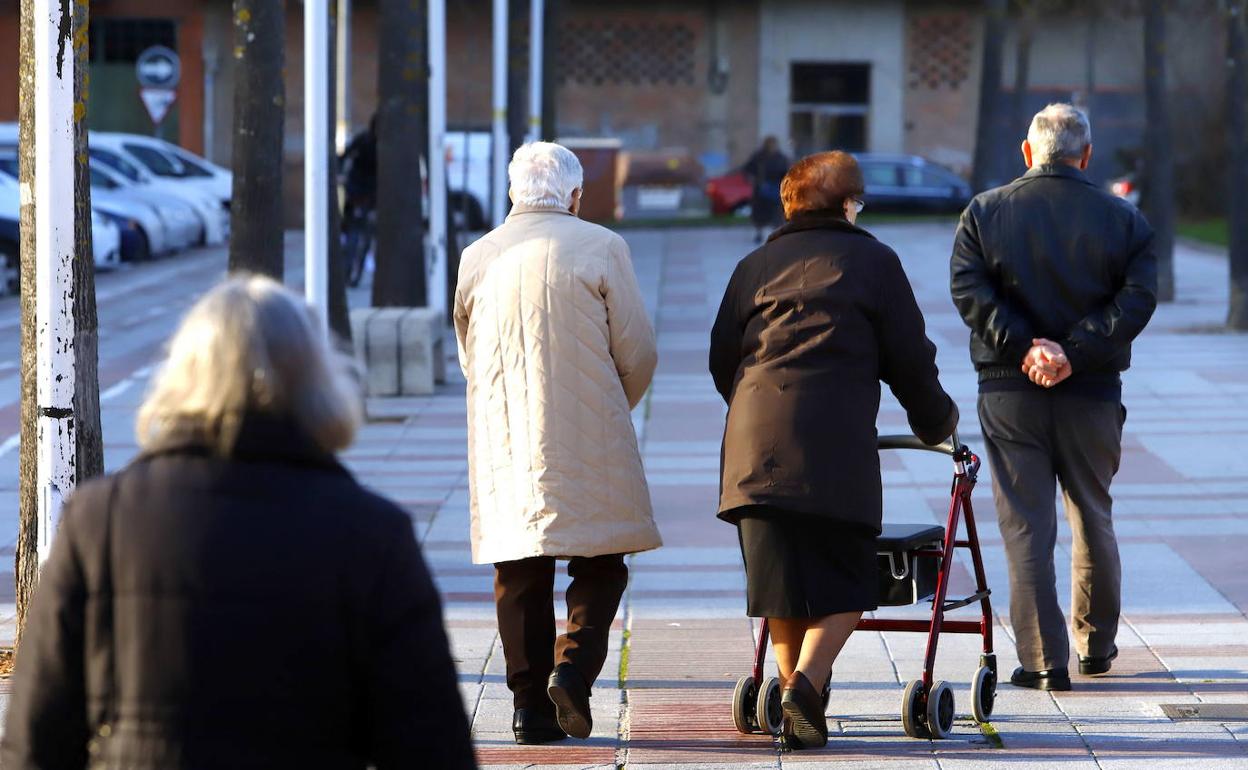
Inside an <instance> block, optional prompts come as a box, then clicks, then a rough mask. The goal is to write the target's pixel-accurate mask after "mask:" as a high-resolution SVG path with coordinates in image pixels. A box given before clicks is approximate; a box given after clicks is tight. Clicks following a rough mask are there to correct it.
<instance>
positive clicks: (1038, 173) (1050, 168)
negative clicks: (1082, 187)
mask: <svg viewBox="0 0 1248 770" xmlns="http://www.w3.org/2000/svg"><path fill="white" fill-rule="evenodd" d="M1042 176H1056V177H1061V178H1063V179H1073V180H1075V181H1077V182H1083V183H1084V184H1089V185H1090V184H1092V182H1090V181H1088V177H1087V175H1086V174H1084V173H1083V172H1082V171H1080V170H1079V169H1077V168H1075V167H1074V166H1071V165H1068V164H1066V163H1045V164H1043V165H1040V166H1032V167H1031V168H1029V169H1027V173H1026V174H1023V179H1035V178H1037V177H1042Z"/></svg>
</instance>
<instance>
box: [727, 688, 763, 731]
mask: <svg viewBox="0 0 1248 770" xmlns="http://www.w3.org/2000/svg"><path fill="white" fill-rule="evenodd" d="M756 689H757V688H756V687H755V686H754V677H752V676H743V677H741V678H740V679H738V680H737V688H736V689H735V690H733V691H732V724H733V726H734V727H736V728H737V732H739V733H745V734H746V735H749V734H751V733H756V732H758V720H756V719H755V718H754V705H755V703H754V701H755V698H756V696H757V693H756V692H755V690H756Z"/></svg>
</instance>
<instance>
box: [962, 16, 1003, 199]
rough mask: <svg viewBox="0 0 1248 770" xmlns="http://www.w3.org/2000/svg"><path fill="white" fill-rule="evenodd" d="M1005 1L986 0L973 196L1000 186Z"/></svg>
mask: <svg viewBox="0 0 1248 770" xmlns="http://www.w3.org/2000/svg"><path fill="white" fill-rule="evenodd" d="M1008 6H1009V2H1008V0H985V2H984V40H983V62H982V64H981V66H980V76H979V77H980V80H979V119H978V120H977V121H976V126H975V169H974V171H973V172H972V175H971V186H972V187H973V188H974V189H975V191H976V192H980V191H982V190H986V189H988V188H989V187H991V186H993V185H994V184H997V183H998V182H1000V179H998V171H997V165H998V164H997V162H996V159H997V158H998V157H1000V148H999V147H997V122H998V118H999V116H1000V115H1001V63H1002V59H1003V58H1004V54H1003V51H1002V47H1003V43H1004V40H1005V25H1006V21H1007V13H1008V10H1009V8H1008Z"/></svg>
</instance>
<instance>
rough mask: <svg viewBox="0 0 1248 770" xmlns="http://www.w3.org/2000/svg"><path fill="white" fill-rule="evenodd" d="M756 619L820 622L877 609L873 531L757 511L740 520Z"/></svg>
mask: <svg viewBox="0 0 1248 770" xmlns="http://www.w3.org/2000/svg"><path fill="white" fill-rule="evenodd" d="M737 534H738V537H739V538H740V541H741V556H742V558H744V560H745V579H746V598H747V605H748V606H747V610H746V613H747V614H748V615H749V616H750V617H752V618H821V617H824V616H825V615H835V614H837V613H841V612H868V611H871V610H874V609H876V608H877V607H878V606H879V591H880V584H879V573H878V568H877V566H876V535H875V532H873V531H872V530H870V529H867V528H866V527H861V526H854V525H852V524H842V523H840V522H836V521H829V520H827V519H821V518H816V517H809V516H801V515H799V514H793V513H790V512H787V511H780V510H776V509H769V508H765V507H758V506H756V507H753V508H751V509H750V510H749V512H743V513H742V515H741V516H740V518H739V520H738V522H737Z"/></svg>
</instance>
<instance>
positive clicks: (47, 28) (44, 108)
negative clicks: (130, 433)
mask: <svg viewBox="0 0 1248 770" xmlns="http://www.w3.org/2000/svg"><path fill="white" fill-rule="evenodd" d="M62 11H63V6H62V3H61V2H59V0H34V14H35V19H34V26H35V35H34V36H35V41H34V42H35V189H34V201H33V202H34V205H35V263H36V267H35V286H34V291H35V323H36V331H35V350H36V353H35V381H36V396H35V398H36V403H37V406H38V428H37V441H38V445H39V446H38V451H37V466H38V470H37V474H38V484H39V491H38V497H39V521H38V528H37V529H38V531H37V539H38V542H37V550H38V554H39V563H40V564H42V563H43V561H44V560H45V559H47V557H48V553H49V551H50V549H51V547H52V537H53V535H54V534H55V533H56V528H57V524H58V521H59V519H60V513H61V503H62V501H63V500H64V499H65V496H66V495H68V494H69V493H70V492H71V491H72V490H73V488H74V483H75V482H76V480H77V474H76V473H75V472H74V461H75V451H74V449H75V446H76V444H77V425H76V423H75V421H74V376H75V371H74V343H73V340H74V316H73V307H72V305H73V299H72V298H73V281H74V274H73V264H74V176H75V175H74V68H75V66H76V65H77V59H76V57H75V55H74V44H73V41H72V40H71V39H70V31H69V30H64V34H63V35H62V34H61V30H60V25H61V21H62V16H61V13H62ZM58 56H59V59H58ZM30 195H31V191H30V190H29V189H23V190H22V198H23V200H22V203H23V204H25V203H28V202H30ZM84 224H85V223H84ZM86 258H87V259H90V258H91V255H90V254H88V255H86Z"/></svg>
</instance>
